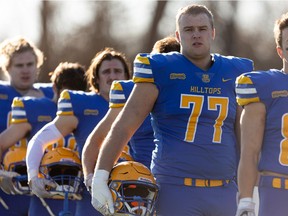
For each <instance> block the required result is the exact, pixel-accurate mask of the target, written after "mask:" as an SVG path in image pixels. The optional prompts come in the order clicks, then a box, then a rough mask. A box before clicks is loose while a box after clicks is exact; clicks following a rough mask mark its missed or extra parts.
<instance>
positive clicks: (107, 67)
mask: <svg viewBox="0 0 288 216" xmlns="http://www.w3.org/2000/svg"><path fill="white" fill-rule="evenodd" d="M86 74H87V78H88V82H89V84H90V88H91V91H90V92H82V91H63V92H62V93H61V95H60V99H59V101H58V111H57V117H56V118H55V119H54V120H53V121H52V122H51V123H49V124H47V125H46V126H44V128H42V129H41V130H40V131H39V133H37V134H36V135H35V136H34V137H33V138H32V140H30V142H29V144H28V152H27V168H28V179H29V180H31V183H32V184H33V181H37V178H34V179H33V178H31V175H33V172H34V171H33V170H38V169H39V166H40V162H41V156H39V157H37V158H35V157H34V155H35V152H43V149H45V143H46V144H49V143H51V142H53V140H55V139H59V138H61V137H63V136H66V135H67V134H70V133H71V132H73V134H74V135H75V139H76V141H77V146H78V150H79V154H80V155H81V153H82V148H83V146H84V143H85V140H86V138H87V137H88V135H89V134H90V133H91V131H92V130H93V129H94V127H95V126H96V125H97V124H98V122H100V120H101V119H102V118H103V117H104V116H105V114H106V112H107V111H108V101H109V91H110V86H111V84H112V82H113V81H114V80H120V79H121V80H125V79H129V78H130V69H129V64H128V63H127V60H126V57H125V55H124V54H123V53H121V52H118V51H116V50H114V49H112V48H105V49H104V50H102V51H100V52H98V53H97V54H96V56H95V57H94V58H93V60H92V62H91V65H90V67H89V69H88V70H87V72H86ZM38 190H45V185H42V187H39V188H38ZM82 197H83V198H82V200H80V201H78V202H77V207H76V213H75V215H99V214H100V213H98V212H97V211H95V209H94V208H93V206H92V205H91V195H90V194H89V192H88V191H87V190H85V191H84V192H83V194H82Z"/></svg>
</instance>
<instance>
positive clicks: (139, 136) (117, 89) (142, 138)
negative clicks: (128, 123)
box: [109, 80, 155, 168]
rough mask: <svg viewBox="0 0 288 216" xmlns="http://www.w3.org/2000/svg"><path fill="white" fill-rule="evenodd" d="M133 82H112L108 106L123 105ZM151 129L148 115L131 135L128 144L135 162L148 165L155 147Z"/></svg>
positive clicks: (117, 106)
mask: <svg viewBox="0 0 288 216" xmlns="http://www.w3.org/2000/svg"><path fill="white" fill-rule="evenodd" d="M133 86H134V82H133V81H132V80H130V81H126V80H125V81H119V80H116V81H114V82H113V83H112V86H111V90H110V97H109V98H110V103H109V107H110V108H120V107H124V105H125V103H126V102H127V100H128V98H129V95H130V93H131V91H132V89H133ZM153 133H154V132H153V129H152V126H151V117H150V115H149V116H147V118H146V119H145V120H144V122H143V123H142V125H141V126H140V127H139V128H138V129H137V131H136V132H135V133H134V135H133V136H132V137H131V139H130V141H129V144H130V147H131V149H132V151H130V153H131V156H132V157H133V159H134V160H135V161H137V162H140V163H142V164H144V165H145V166H147V167H148V168H149V167H150V163H151V156H152V151H153V150H154V148H155V144H154V141H153V140H154V136H153Z"/></svg>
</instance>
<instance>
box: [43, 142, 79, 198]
mask: <svg viewBox="0 0 288 216" xmlns="http://www.w3.org/2000/svg"><path fill="white" fill-rule="evenodd" d="M39 171H40V177H41V174H42V177H44V178H47V179H50V180H53V181H54V182H55V183H56V185H57V187H56V188H47V191H49V192H50V193H51V194H53V196H52V198H53V199H64V198H65V193H67V194H68V197H69V199H78V200H80V199H82V197H81V190H82V187H81V182H82V179H81V178H82V167H81V160H80V158H79V154H78V152H75V151H73V150H71V149H69V148H64V147H59V148H55V149H52V150H51V151H48V152H46V153H45V154H44V156H43V158H42V161H41V166H40V169H39Z"/></svg>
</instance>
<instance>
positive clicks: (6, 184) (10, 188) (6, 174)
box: [0, 170, 22, 195]
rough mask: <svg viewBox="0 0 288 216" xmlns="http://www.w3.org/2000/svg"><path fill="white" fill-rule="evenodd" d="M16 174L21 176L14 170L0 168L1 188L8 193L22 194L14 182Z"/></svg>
mask: <svg viewBox="0 0 288 216" xmlns="http://www.w3.org/2000/svg"><path fill="white" fill-rule="evenodd" d="M16 176H20V174H19V173H16V172H12V171H5V170H0V188H1V189H2V190H3V191H4V192H5V193H7V194H12V195H15V194H22V192H21V191H19V190H18V189H17V188H16V187H15V184H14V182H13V178H14V177H16Z"/></svg>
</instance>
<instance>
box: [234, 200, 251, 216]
mask: <svg viewBox="0 0 288 216" xmlns="http://www.w3.org/2000/svg"><path fill="white" fill-rule="evenodd" d="M255 215H256V214H255V203H254V202H253V201H252V198H250V197H248V198H242V199H240V201H239V204H238V208H237V212H236V216H255Z"/></svg>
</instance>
